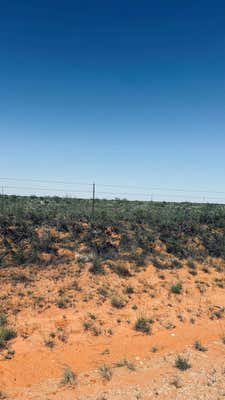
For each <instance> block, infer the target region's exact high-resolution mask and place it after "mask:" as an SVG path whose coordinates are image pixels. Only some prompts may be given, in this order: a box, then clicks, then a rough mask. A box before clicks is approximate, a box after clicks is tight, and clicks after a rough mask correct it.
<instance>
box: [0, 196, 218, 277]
mask: <svg viewBox="0 0 225 400" xmlns="http://www.w3.org/2000/svg"><path fill="white" fill-rule="evenodd" d="M81 244H82V245H83V248H85V252H84V250H83V254H81V255H80V260H81V265H83V262H84V263H85V262H86V261H88V257H89V256H90V255H91V257H92V263H91V265H90V272H92V273H93V274H103V273H104V272H105V270H104V267H103V263H104V262H105V261H107V260H108V261H110V263H109V264H108V266H109V267H110V268H111V270H112V271H113V272H115V273H116V274H118V275H119V276H120V277H124V278H127V277H129V276H130V275H131V273H132V271H130V269H129V268H128V267H127V265H126V262H127V261H130V262H133V263H134V264H135V268H136V270H138V268H145V264H146V260H149V261H150V260H152V263H153V265H155V267H156V268H157V269H179V268H181V267H182V265H183V263H182V260H183V259H188V260H189V261H188V265H187V266H188V268H190V272H192V273H193V274H194V273H196V272H195V262H196V261H197V262H198V261H201V260H203V259H204V258H206V257H208V256H210V257H212V258H213V257H215V258H216V257H220V258H223V259H225V206H224V205H219V204H218V205H216V204H191V203H166V202H161V203H160V202H143V201H127V200H119V199H117V200H98V199H97V200H96V207H95V215H94V216H93V214H92V212H91V201H90V200H84V199H72V198H59V197H35V196H30V197H25V196H14V195H12V196H7V195H0V267H4V266H7V265H13V264H14V265H26V264H32V263H35V264H41V265H48V264H53V263H57V262H61V261H62V260H66V259H67V258H68V257H69V256H68V254H70V257H71V254H72V253H71V252H73V251H74V250H76V251H77V250H79V249H80V246H81ZM156 244H157V246H158V245H159V244H160V245H161V247H162V248H164V249H165V252H164V253H165V254H167V257H166V258H165V257H164V259H162V258H161V257H162V254H161V252H159V251H158V250H157V246H156ZM59 249H65V250H66V251H64V252H63V251H59ZM131 249H132V251H131ZM128 250H129V251H128ZM86 255H87V256H86ZM118 258H119V260H120V261H119V262H116V263H115V261H117V260H118Z"/></svg>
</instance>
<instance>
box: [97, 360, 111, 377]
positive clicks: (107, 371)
mask: <svg viewBox="0 0 225 400" xmlns="http://www.w3.org/2000/svg"><path fill="white" fill-rule="evenodd" d="M99 373H100V375H101V376H102V378H104V379H106V380H107V381H110V380H111V379H112V369H111V368H110V367H109V366H108V365H106V364H103V365H101V366H100V367H99Z"/></svg>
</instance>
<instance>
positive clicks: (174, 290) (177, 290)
mask: <svg viewBox="0 0 225 400" xmlns="http://www.w3.org/2000/svg"><path fill="white" fill-rule="evenodd" d="M182 288H183V287H182V283H181V282H177V283H174V284H173V285H171V287H170V291H171V293H174V294H180V293H181V292H182Z"/></svg>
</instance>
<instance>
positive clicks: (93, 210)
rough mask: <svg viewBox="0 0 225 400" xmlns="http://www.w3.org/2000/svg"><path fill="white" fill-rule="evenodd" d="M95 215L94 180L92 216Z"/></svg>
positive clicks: (93, 187)
mask: <svg viewBox="0 0 225 400" xmlns="http://www.w3.org/2000/svg"><path fill="white" fill-rule="evenodd" d="M94 215H95V183H94V182H93V186H92V218H94Z"/></svg>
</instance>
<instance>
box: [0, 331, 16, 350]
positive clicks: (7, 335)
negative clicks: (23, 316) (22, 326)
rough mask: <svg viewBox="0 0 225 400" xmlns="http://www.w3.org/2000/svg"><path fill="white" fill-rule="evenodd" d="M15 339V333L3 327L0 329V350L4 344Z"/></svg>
mask: <svg viewBox="0 0 225 400" xmlns="http://www.w3.org/2000/svg"><path fill="white" fill-rule="evenodd" d="M15 337H16V331H14V330H13V329H10V328H7V327H5V326H1V327H0V348H1V347H4V346H5V344H6V342H8V341H9V340H11V339H14V338H15Z"/></svg>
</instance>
